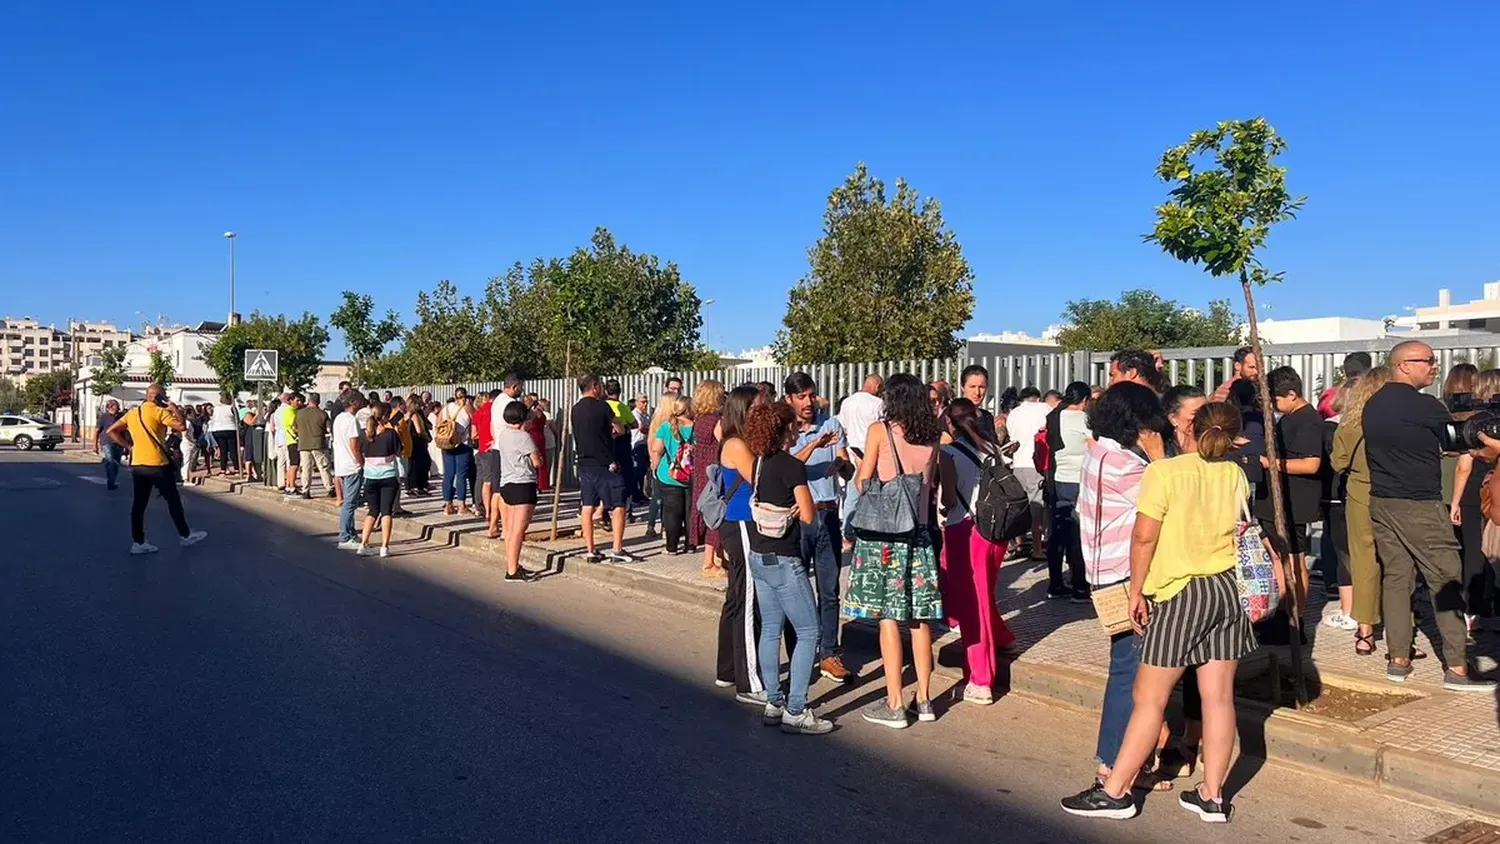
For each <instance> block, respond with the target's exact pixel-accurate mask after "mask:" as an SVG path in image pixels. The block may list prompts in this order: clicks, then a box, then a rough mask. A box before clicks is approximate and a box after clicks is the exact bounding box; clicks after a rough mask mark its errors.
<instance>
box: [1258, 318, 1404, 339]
mask: <svg viewBox="0 0 1500 844" xmlns="http://www.w3.org/2000/svg"><path fill="white" fill-rule="evenodd" d="M1259 327H1260V339H1261V340H1262V341H1263V342H1265V343H1270V344H1271V345H1277V344H1285V343H1319V342H1338V341H1341V340H1378V339H1380V338H1382V337H1384V336H1386V334H1388V333H1389V331H1388V329H1387V328H1386V324H1385V321H1384V320H1379V319H1358V318H1355V317H1312V318H1310V319H1263V320H1261V321H1260V326H1259ZM1240 337H1241V338H1242V339H1243V340H1244V341H1245V342H1247V343H1248V342H1250V326H1249V325H1248V324H1247V325H1242V326H1240Z"/></svg>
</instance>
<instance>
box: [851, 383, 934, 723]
mask: <svg viewBox="0 0 1500 844" xmlns="http://www.w3.org/2000/svg"><path fill="white" fill-rule="evenodd" d="M942 434H943V431H942V428H941V426H940V425H939V422H938V417H937V416H935V415H934V414H933V412H932V405H931V404H930V403H929V402H928V400H927V387H926V386H924V385H923V384H922V382H921V381H920V380H919V379H918V378H917V377H916V376H914V375H908V374H906V373H901V374H898V375H893V376H891V378H890V380H888V381H886V384H885V419H884V421H881V422H876V423H874V424H872V425H871V426H870V431H869V433H868V434H867V435H866V438H865V443H864V452H865V456H864V459H862V460H861V461H860V463H859V473H858V474H857V475H856V476H855V479H854V482H855V484H857V485H858V486H859V488H860V489H864V487H865V484H866V483H867V482H868V481H870V480H871V479H872V478H876V477H879V478H880V479H881V480H882V481H886V482H889V481H892V480H895V478H896V477H897V476H898V475H903V476H917V477H919V478H920V479H921V492H920V494H919V495H918V496H917V500H916V501H915V502H913V504H914V509H915V511H916V512H915V516H916V519H915V523H916V530H913V531H911V532H909V533H901V534H887V533H880V532H875V533H871V532H866V531H860V530H856V531H855V540H854V557H853V560H852V562H851V563H850V565H849V591H848V592H847V593H845V595H844V614H845V615H849V616H852V617H854V618H871V619H879V621H880V657H881V662H882V663H883V664H884V667H885V690H886V696H885V697H884V698H882V699H881V700H877V701H875V702H874V703H872V704H871V705H869V706H867V707H865V709H864V710H863V711H862V712H861V713H860V715H861V716H862V717H863V718H864V719H865V720H866V721H869V722H871V723H873V724H880V725H882V726H886V727H893V728H895V729H903V728H905V727H907V726H909V724H910V720H909V718H908V716H907V712H906V701H905V697H904V692H903V691H902V689H903V684H902V681H901V668H902V666H903V665H904V664H905V659H904V658H903V657H904V655H903V653H902V648H901V626H900V625H901V622H903V621H904V622H909V626H910V628H911V649H912V663H913V664H914V665H915V666H916V669H917V700H916V705H915V708H916V712H917V720H919V721H936V720H937V715H936V714H935V713H934V712H933V710H932V696H931V691H932V627H931V624H930V622H931V621H933V620H934V619H939V618H942V617H943V598H942V594H941V592H939V591H938V566H937V554H936V553H935V552H934V551H933V541H932V527H931V524H930V520H929V518H928V516H929V514H930V513H931V511H932V488H933V478H934V476H935V474H936V472H937V461H938V453H939V439H940V438H941V437H942ZM951 496H952V492H951V490H947V489H945V490H944V491H943V497H944V504H945V505H947V506H952V505H953V500H952V497H951Z"/></svg>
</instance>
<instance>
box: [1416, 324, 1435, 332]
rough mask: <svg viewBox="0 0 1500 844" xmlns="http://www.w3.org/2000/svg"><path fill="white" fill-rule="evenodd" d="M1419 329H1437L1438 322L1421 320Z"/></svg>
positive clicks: (1418, 325)
mask: <svg viewBox="0 0 1500 844" xmlns="http://www.w3.org/2000/svg"><path fill="white" fill-rule="evenodd" d="M1417 330H1418V331H1436V330H1437V323H1435V322H1419V323H1417Z"/></svg>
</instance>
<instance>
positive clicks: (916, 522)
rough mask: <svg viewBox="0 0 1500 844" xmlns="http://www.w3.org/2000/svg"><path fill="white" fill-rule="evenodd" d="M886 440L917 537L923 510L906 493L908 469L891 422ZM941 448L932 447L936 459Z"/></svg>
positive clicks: (886, 432)
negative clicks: (903, 460)
mask: <svg viewBox="0 0 1500 844" xmlns="http://www.w3.org/2000/svg"><path fill="white" fill-rule="evenodd" d="M885 439H886V443H887V444H888V445H889V446H890V449H891V460H893V461H895V463H896V482H897V483H899V484H900V485H901V494H902V495H903V496H904V497H905V498H906V503H907V504H910V505H911V524H912V535H913V536H915V535H916V532H917V531H918V530H920V529H921V527H922V509H921V508H920V507H918V506H917V502H916V500H915V499H914V498H912V497H911V494H910V493H908V492H907V491H906V484H905V483H904V482H903V478H905V476H906V469H905V468H904V467H903V466H902V465H901V452H899V451H897V450H896V435H895V434H894V433H892V432H891V423H889V422H887V423H886V424H885ZM939 447H940V446H936V445H934V446H933V447H932V453H933V457H934V458H936V457H937V450H938V448H939ZM923 480H926V478H923Z"/></svg>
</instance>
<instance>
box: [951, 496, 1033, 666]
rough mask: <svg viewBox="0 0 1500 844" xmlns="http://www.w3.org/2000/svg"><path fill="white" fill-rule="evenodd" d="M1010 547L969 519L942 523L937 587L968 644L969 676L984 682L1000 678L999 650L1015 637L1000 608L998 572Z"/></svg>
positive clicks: (966, 661)
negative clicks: (995, 540) (997, 670)
mask: <svg viewBox="0 0 1500 844" xmlns="http://www.w3.org/2000/svg"><path fill="white" fill-rule="evenodd" d="M1004 559H1005V546H1004V545H995V544H993V543H991V542H989V541H988V540H986V539H985V538H984V537H982V536H980V535H979V532H978V531H976V530H974V521H973V520H972V519H964V520H963V521H961V522H959V523H958V524H956V525H950V526H948V527H946V528H943V554H942V557H941V559H940V560H939V561H938V565H939V572H940V573H939V577H938V586H939V587H941V589H942V592H943V606H944V607H945V608H947V611H948V623H949V624H951V625H956V626H957V627H958V631H959V636H960V637H961V638H962V640H963V644H964V662H965V669H964V675H965V679H966V680H967V681H968V682H970V683H974V684H976V685H979V686H986V687H989V686H992V685H994V682H995V662H996V659H997V657H996V653H995V652H996V649H997V648H1003V647H1005V646H1006V645H1009V644H1010V643H1011V642H1014V641H1015V640H1016V637H1015V634H1014V633H1011V632H1010V628H1009V627H1006V626H1005V621H1004V620H1003V619H1001V618H1000V611H999V610H998V609H997V608H996V607H995V575H996V573H997V572H998V571H999V570H1000V562H1001V561H1002V560H1004Z"/></svg>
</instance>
